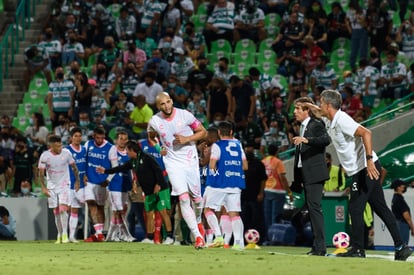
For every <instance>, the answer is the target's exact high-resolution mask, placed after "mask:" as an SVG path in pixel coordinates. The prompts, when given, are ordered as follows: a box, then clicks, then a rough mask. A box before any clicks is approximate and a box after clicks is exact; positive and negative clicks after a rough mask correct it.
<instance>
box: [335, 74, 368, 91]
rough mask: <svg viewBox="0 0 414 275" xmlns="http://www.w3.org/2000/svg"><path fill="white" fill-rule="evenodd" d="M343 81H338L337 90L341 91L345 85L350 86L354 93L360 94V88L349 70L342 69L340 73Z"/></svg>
mask: <svg viewBox="0 0 414 275" xmlns="http://www.w3.org/2000/svg"><path fill="white" fill-rule="evenodd" d="M342 78H343V80H344V82H341V83H339V85H338V91H342V90H343V89H344V88H345V87H349V88H351V89H352V90H353V91H354V92H355V93H358V94H360V93H361V88H362V87H360V86H359V84H358V82H355V80H354V76H353V74H352V72H351V71H344V72H343V74H342Z"/></svg>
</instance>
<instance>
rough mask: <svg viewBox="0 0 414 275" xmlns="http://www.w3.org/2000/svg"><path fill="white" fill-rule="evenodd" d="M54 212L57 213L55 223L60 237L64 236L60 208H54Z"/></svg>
mask: <svg viewBox="0 0 414 275" xmlns="http://www.w3.org/2000/svg"><path fill="white" fill-rule="evenodd" d="M53 214H55V224H56V229H57V232H58V237H60V236H62V220H61V219H60V213H59V209H57V208H56V209H54V210H53Z"/></svg>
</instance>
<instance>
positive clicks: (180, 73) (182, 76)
mask: <svg viewBox="0 0 414 275" xmlns="http://www.w3.org/2000/svg"><path fill="white" fill-rule="evenodd" d="M193 68H194V63H193V61H191V58H190V57H188V56H187V52H185V51H184V50H183V49H182V48H177V49H175V56H174V62H173V63H172V64H171V73H172V74H175V75H176V77H177V80H178V82H179V84H180V85H181V86H184V85H185V83H186V82H187V80H188V74H189V72H190V71H191V70H192V69H193Z"/></svg>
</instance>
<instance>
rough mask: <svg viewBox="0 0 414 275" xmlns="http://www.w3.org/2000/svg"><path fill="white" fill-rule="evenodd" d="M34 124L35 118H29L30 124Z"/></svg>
mask: <svg viewBox="0 0 414 275" xmlns="http://www.w3.org/2000/svg"><path fill="white" fill-rule="evenodd" d="M33 124H34V123H33V118H29V125H30V126H33Z"/></svg>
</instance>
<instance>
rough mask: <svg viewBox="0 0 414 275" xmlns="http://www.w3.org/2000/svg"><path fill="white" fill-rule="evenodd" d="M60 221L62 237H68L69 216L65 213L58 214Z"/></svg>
mask: <svg viewBox="0 0 414 275" xmlns="http://www.w3.org/2000/svg"><path fill="white" fill-rule="evenodd" d="M60 220H61V223H62V235H68V223H69V215H68V212H67V211H62V212H60Z"/></svg>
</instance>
